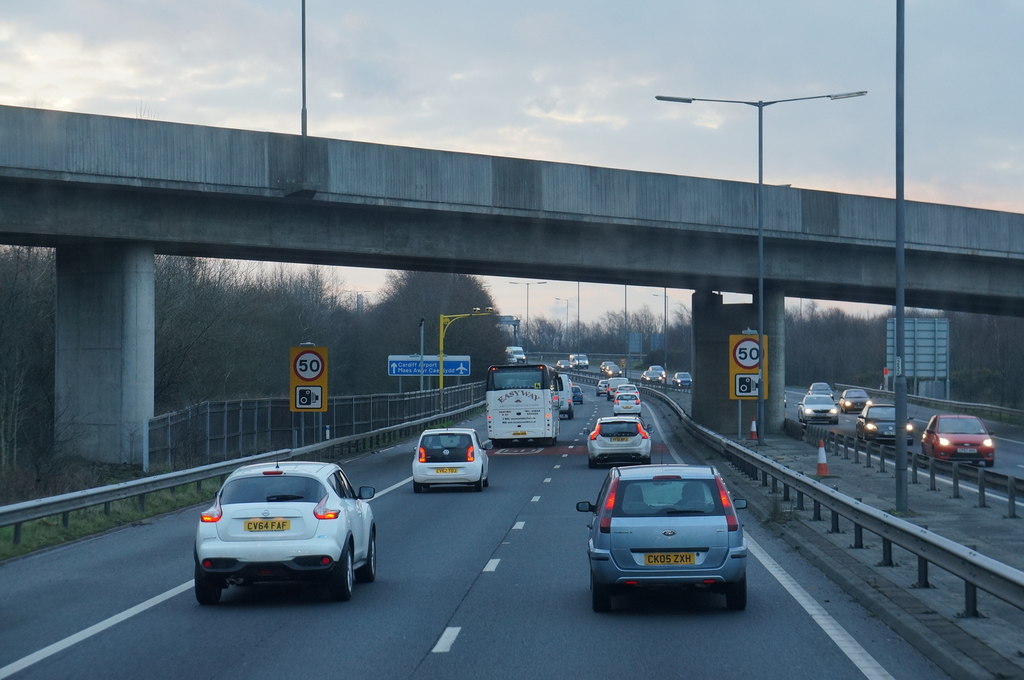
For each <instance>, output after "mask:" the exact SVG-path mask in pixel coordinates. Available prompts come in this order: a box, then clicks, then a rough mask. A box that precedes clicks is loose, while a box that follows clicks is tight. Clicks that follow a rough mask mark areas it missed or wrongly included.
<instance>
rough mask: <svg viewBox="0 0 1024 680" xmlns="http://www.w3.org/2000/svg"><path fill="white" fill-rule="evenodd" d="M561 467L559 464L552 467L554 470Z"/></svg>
mask: <svg viewBox="0 0 1024 680" xmlns="http://www.w3.org/2000/svg"><path fill="white" fill-rule="evenodd" d="M561 467H562V466H561V465H556V466H555V467H554V469H555V470H558V469H559V468H561Z"/></svg>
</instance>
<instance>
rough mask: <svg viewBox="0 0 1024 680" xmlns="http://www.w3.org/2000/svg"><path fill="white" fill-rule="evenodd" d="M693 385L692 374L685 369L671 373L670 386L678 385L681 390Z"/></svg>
mask: <svg viewBox="0 0 1024 680" xmlns="http://www.w3.org/2000/svg"><path fill="white" fill-rule="evenodd" d="M692 386H693V376H691V375H690V374H689V373H687V372H686V371H678V372H676V373H673V374H672V387H678V388H679V389H681V390H688V389H690V387H692Z"/></svg>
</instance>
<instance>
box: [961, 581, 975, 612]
mask: <svg viewBox="0 0 1024 680" xmlns="http://www.w3.org/2000/svg"><path fill="white" fill-rule="evenodd" d="M960 616H961V617H963V618H971V619H976V618H978V586H976V585H974V584H973V583H971V582H970V581H964V610H963V612H962V613H961V614H960Z"/></svg>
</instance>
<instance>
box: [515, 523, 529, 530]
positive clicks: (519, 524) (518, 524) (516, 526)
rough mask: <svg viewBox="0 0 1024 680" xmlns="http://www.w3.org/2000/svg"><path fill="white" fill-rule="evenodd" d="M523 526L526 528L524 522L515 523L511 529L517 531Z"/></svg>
mask: <svg viewBox="0 0 1024 680" xmlns="http://www.w3.org/2000/svg"><path fill="white" fill-rule="evenodd" d="M525 526H526V522H516V523H515V524H513V525H512V528H513V529H517V530H518V529H522V528H523V527H525Z"/></svg>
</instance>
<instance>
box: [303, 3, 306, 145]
mask: <svg viewBox="0 0 1024 680" xmlns="http://www.w3.org/2000/svg"><path fill="white" fill-rule="evenodd" d="M302 136H303V137H305V136H306V0H302Z"/></svg>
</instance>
